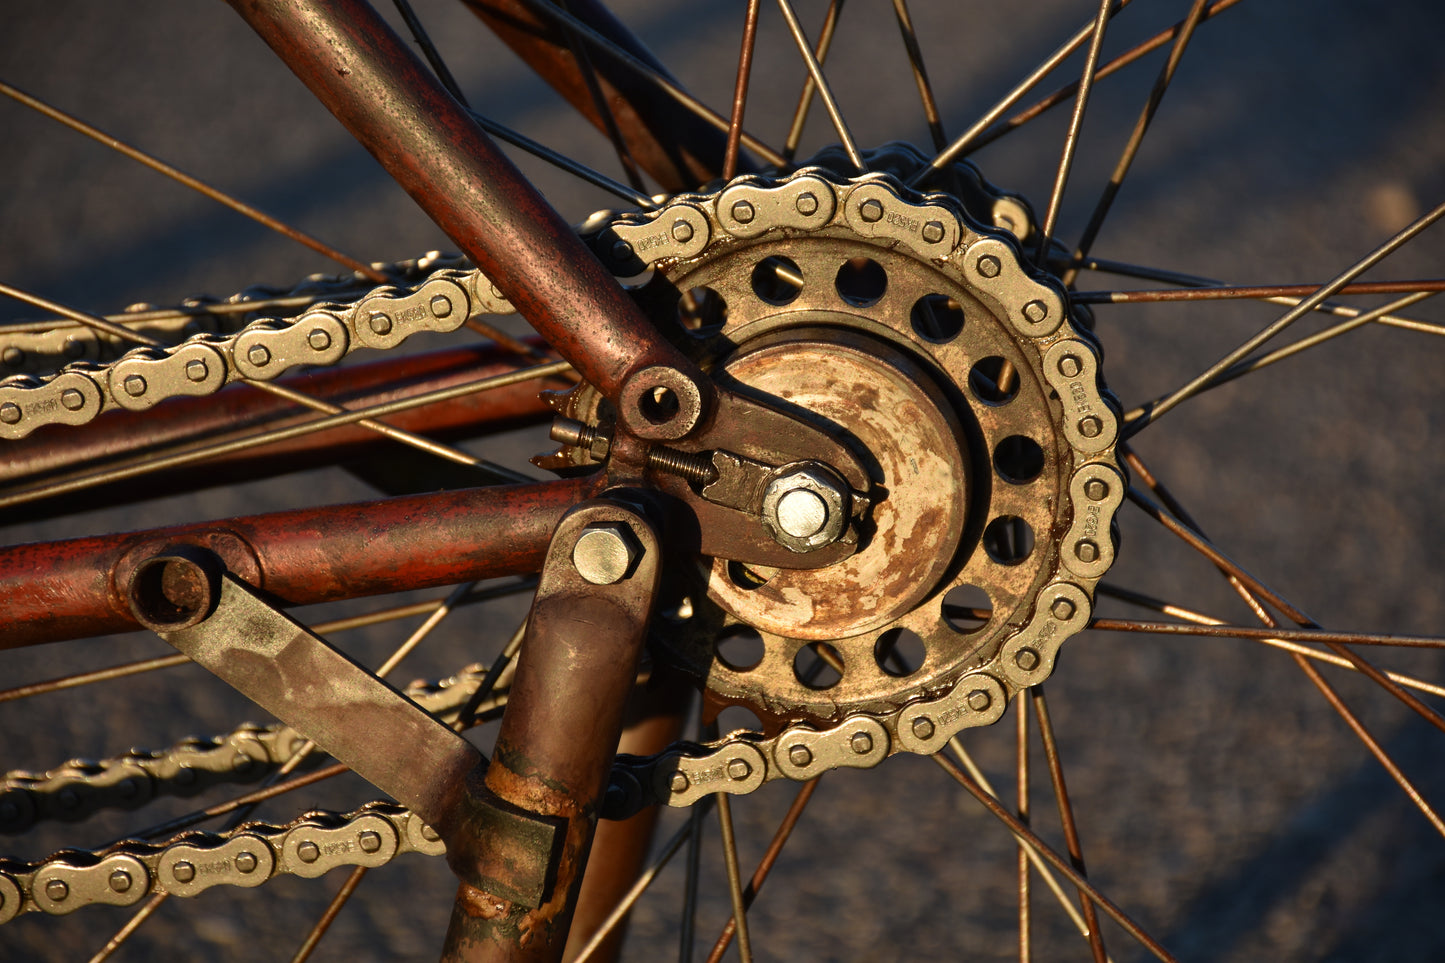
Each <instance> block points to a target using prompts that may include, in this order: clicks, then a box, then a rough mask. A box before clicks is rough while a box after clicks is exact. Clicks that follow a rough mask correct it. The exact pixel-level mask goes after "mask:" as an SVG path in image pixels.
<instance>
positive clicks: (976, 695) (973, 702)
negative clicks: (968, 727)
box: [968, 689, 993, 712]
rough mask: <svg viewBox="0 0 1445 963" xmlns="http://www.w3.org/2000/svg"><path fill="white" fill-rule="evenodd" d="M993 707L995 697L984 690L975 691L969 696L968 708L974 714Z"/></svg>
mask: <svg viewBox="0 0 1445 963" xmlns="http://www.w3.org/2000/svg"><path fill="white" fill-rule="evenodd" d="M991 705H993V696H991V695H989V694H988V693H987V692H985V691H983V690H982V689H974V690H973V691H972V692H970V693H969V694H968V707H969V708H970V709H972V710H973V711H974V712H982V711H983V710H985V709H987V708H988V707H989V706H991Z"/></svg>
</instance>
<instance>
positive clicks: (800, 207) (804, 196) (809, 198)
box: [793, 191, 818, 217]
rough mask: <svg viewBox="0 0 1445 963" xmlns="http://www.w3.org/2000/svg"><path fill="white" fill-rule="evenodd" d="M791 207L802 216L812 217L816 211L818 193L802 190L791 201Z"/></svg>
mask: <svg viewBox="0 0 1445 963" xmlns="http://www.w3.org/2000/svg"><path fill="white" fill-rule="evenodd" d="M793 207H794V208H796V209H797V211H798V213H799V214H801V215H803V216H804V217H812V216H813V215H814V214H816V213H818V195H816V194H814V193H813V192H812V191H804V192H803V193H801V194H799V195H798V197H797V199H796V200H795V201H793Z"/></svg>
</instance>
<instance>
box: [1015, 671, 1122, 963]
mask: <svg viewBox="0 0 1445 963" xmlns="http://www.w3.org/2000/svg"><path fill="white" fill-rule="evenodd" d="M1027 691H1028V693H1029V696H1030V697H1031V698H1032V700H1033V703H1034V714H1035V715H1036V716H1038V719H1039V738H1040V739H1041V740H1042V741H1043V745H1044V759H1045V761H1046V762H1047V763H1048V767H1049V781H1050V782H1051V783H1052V784H1053V787H1054V800H1055V801H1056V802H1057V803H1058V806H1059V822H1061V823H1062V824H1063V827H1064V844H1065V845H1066V846H1067V847H1068V849H1069V861H1070V862H1071V863H1073V865H1074V868H1075V869H1076V870H1078V871H1079V875H1080V876H1087V875H1088V870H1087V869H1085V868H1084V847H1083V844H1082V843H1080V841H1079V827H1078V824H1077V823H1076V822H1075V820H1074V806H1073V803H1071V802H1070V801H1069V788H1068V785H1067V784H1066V783H1065V781H1064V762H1063V757H1062V756H1060V755H1059V744H1058V740H1056V739H1055V738H1054V723H1053V720H1052V719H1051V718H1050V716H1049V703H1048V700H1047V699H1046V698H1044V687H1043V686H1041V685H1036V686H1034V687H1033V688H1031V689H1029V690H1027ZM1079 904H1080V907H1081V908H1082V909H1083V911H1084V924H1085V925H1086V926H1088V928H1089V949H1090V951H1092V952H1093V954H1094V963H1105V961H1106V960H1107V959H1108V954H1106V953H1105V952H1104V936H1103V934H1102V933H1100V932H1099V916H1098V914H1097V913H1096V912H1095V911H1094V904H1093V903H1092V902H1090V900H1089V897H1088V894H1086V893H1085V892H1084V891H1083V890H1082V889H1081V890H1079Z"/></svg>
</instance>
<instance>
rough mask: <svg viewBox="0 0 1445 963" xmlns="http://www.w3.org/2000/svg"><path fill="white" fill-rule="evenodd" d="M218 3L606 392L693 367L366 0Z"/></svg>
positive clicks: (692, 371)
mask: <svg viewBox="0 0 1445 963" xmlns="http://www.w3.org/2000/svg"><path fill="white" fill-rule="evenodd" d="M229 2H230V3H231V5H232V6H233V7H235V8H236V10H237V12H239V13H240V14H241V16H242V17H243V18H245V20H246V21H247V23H249V24H250V25H251V27H252V28H253V29H254V30H255V31H256V32H257V33H258V34H260V36H261V38H262V39H263V40H264V41H265V42H266V43H267V44H268V45H269V46H270V47H271V48H272V50H274V51H275V52H276V54H277V55H278V56H279V57H280V58H281V59H282V60H283V61H284V62H285V63H286V65H287V66H288V67H290V68H291V70H292V71H293V72H294V73H295V74H296V75H297V76H298V77H299V78H300V79H301V80H302V82H303V83H305V84H306V85H307V87H309V88H310V89H311V91H312V93H313V94H315V95H316V97H317V99H319V100H320V101H321V102H322V104H324V105H325V106H326V107H327V109H328V110H330V111H331V113H332V114H334V115H335V116H336V118H337V119H338V120H340V121H341V123H342V124H343V125H345V127H346V128H347V130H349V131H350V132H351V134H352V135H353V136H354V137H356V139H357V140H358V141H360V142H361V144H362V145H363V146H364V147H365V148H366V149H367V150H368V151H370V152H371V154H372V155H373V156H374V157H375V158H376V159H377V160H378V161H379V162H380V163H381V165H382V166H383V167H384V168H385V169H386V171H387V173H389V174H390V175H391V176H392V177H393V178H394V179H395V180H396V182H397V183H398V184H400V185H401V186H402V187H403V188H404V189H405V190H406V191H407V193H409V194H410V195H411V196H412V197H413V198H414V199H415V200H416V202H417V204H418V205H420V206H421V208H422V210H423V211H425V212H426V214H427V215H428V216H429V217H430V218H431V219H432V220H433V221H435V222H436V224H437V225H438V226H439V227H440V228H441V229H442V230H443V231H445V232H446V234H447V236H449V237H450V238H451V239H452V240H453V241H455V242H456V243H457V245H458V246H459V247H460V248H461V249H462V251H463V253H465V254H466V255H467V256H468V257H470V258H471V259H472V260H473V261H475V262H476V264H477V265H478V266H479V267H480V268H481V269H482V270H483V271H484V272H485V273H486V275H487V276H488V277H489V278H491V279H492V280H493V281H494V282H495V283H496V285H497V287H498V288H499V289H500V290H501V292H502V293H503V294H504V295H506V297H507V299H508V300H510V301H511V302H512V304H514V305H515V306H516V307H517V310H518V311H519V312H521V314H522V316H523V317H525V318H526V319H527V320H528V321H529V322H531V324H532V326H533V327H534V328H536V330H537V331H538V332H539V333H540V334H542V335H543V336H544V337H546V339H547V340H548V342H550V343H551V344H552V346H553V347H554V348H555V349H556V350H557V352H558V353H559V354H560V355H561V356H562V357H563V358H566V359H567V360H568V361H570V362H572V364H573V366H574V367H576V369H577V370H578V371H579V372H580V373H581V374H582V376H583V377H584V378H585V379H586V380H587V381H589V382H591V383H592V384H594V385H596V386H597V387H598V388H599V389H601V390H602V392H603V393H604V394H606V395H607V396H608V397H609V398H614V399H615V398H616V397H617V394H618V391H619V389H620V388H621V386H622V383H623V382H624V381H625V380H627V377H628V376H629V375H631V374H632V373H634V372H636V371H638V370H640V369H642V368H644V367H649V366H652V365H663V366H666V367H670V368H676V369H678V370H680V371H682V372H684V373H685V374H686V375H687V376H688V377H689V378H690V379H692V380H693V381H694V382H698V381H701V380H702V375H701V373H700V372H698V370H697V369H696V367H695V366H693V365H692V363H691V362H689V361H688V360H686V359H685V358H684V357H683V356H682V354H681V353H680V352H679V351H677V349H675V348H674V347H672V345H670V344H669V343H668V342H667V341H666V340H665V339H664V338H662V336H661V335H660V334H659V333H658V332H657V330H656V329H655V328H653V327H652V325H651V324H650V323H649V322H648V321H647V319H646V318H645V317H644V316H643V314H642V313H641V311H640V310H639V309H638V308H637V306H636V305H635V304H633V302H632V299H631V298H630V297H628V295H627V294H626V293H625V292H624V291H623V290H622V288H621V287H620V286H619V285H618V284H617V282H616V280H614V279H613V277H612V275H611V274H610V273H609V272H608V271H607V269H606V268H604V267H603V266H602V264H601V262H600V261H598V260H597V258H596V257H594V256H593V254H592V252H591V251H589V250H588V249H587V247H586V246H585V245H584V244H583V243H582V242H581V241H580V240H579V239H578V238H577V235H576V234H575V233H574V232H573V231H572V229H571V228H570V227H569V226H568V225H567V223H566V222H565V221H564V220H563V219H562V218H561V216H559V215H558V214H557V212H556V211H554V210H553V209H552V207H551V206H550V205H549V204H548V203H547V202H546V200H545V199H543V197H542V196H541V195H540V194H539V193H538V192H537V191H536V189H535V188H533V187H532V185H531V184H530V183H528V182H527V180H526V178H525V177H523V176H522V174H521V172H520V171H518V170H517V168H516V167H515V166H513V164H512V162H511V161H510V160H508V159H507V157H506V156H505V155H504V154H503V153H502V152H501V151H500V150H499V149H498V148H497V146H496V145H495V144H494V143H493V142H492V140H491V138H489V137H488V136H487V135H486V134H485V133H483V131H482V130H481V128H480V127H478V126H477V124H476V123H475V122H474V121H473V120H472V118H471V116H470V115H469V114H468V113H467V111H466V110H465V109H464V108H463V107H462V106H461V105H460V104H458V103H457V102H456V101H455V100H454V99H452V97H451V95H450V94H448V93H447V91H446V89H445V88H444V87H443V86H442V85H441V83H440V82H439V81H437V80H436V78H435V77H434V76H433V75H432V73H431V72H430V71H429V70H427V68H426V67H425V66H424V65H423V64H422V62H421V61H420V60H419V59H417V57H416V56H415V55H414V54H413V53H412V52H411V50H410V49H409V48H408V47H407V45H406V44H405V43H404V42H403V41H402V40H401V39H400V38H399V37H397V36H396V34H395V33H393V32H392V30H391V28H390V27H389V26H388V25H387V24H386V22H385V21H384V20H383V19H382V18H381V17H380V16H379V15H378V14H377V13H376V11H375V10H373V9H372V8H371V7H370V5H368V4H367V3H365V2H362V0H229ZM704 384H705V382H704Z"/></svg>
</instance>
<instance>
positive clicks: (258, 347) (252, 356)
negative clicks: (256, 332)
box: [246, 344, 271, 368]
mask: <svg viewBox="0 0 1445 963" xmlns="http://www.w3.org/2000/svg"><path fill="white" fill-rule="evenodd" d="M246 360H247V361H249V362H251V363H252V364H253V365H255V366H256V367H258V368H264V367H266V365H268V364H270V363H271V352H269V351H267V350H266V346H265V345H263V344H253V345H251V350H250V351H247V352H246Z"/></svg>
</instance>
